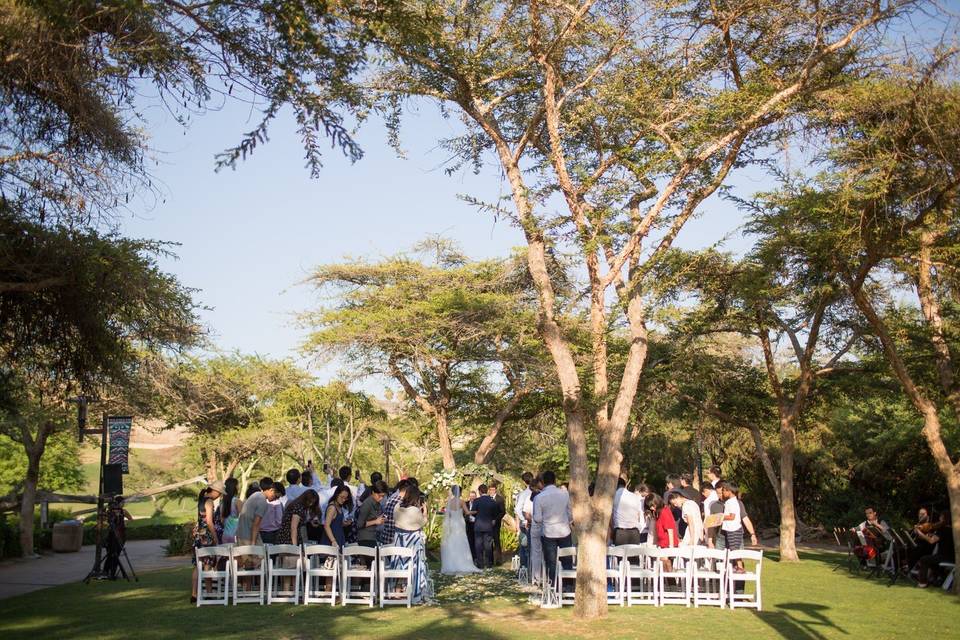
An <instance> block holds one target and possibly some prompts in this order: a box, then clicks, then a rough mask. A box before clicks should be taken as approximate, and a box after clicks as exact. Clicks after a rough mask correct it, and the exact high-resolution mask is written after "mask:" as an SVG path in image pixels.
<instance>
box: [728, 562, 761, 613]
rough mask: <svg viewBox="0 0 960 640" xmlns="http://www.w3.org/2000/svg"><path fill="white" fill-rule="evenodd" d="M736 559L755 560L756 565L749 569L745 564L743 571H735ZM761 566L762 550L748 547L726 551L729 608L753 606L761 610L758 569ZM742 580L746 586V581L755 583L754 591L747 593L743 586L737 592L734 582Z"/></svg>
mask: <svg viewBox="0 0 960 640" xmlns="http://www.w3.org/2000/svg"><path fill="white" fill-rule="evenodd" d="M737 560H755V561H756V565H755V566H754V568H753V571H750V570H749V569H748V568H747V567H746V566H745V567H744V572H743V573H737V572H735V571H734V567H735V566H736V561H737ZM762 568H763V551H753V550H750V549H743V550H737V551H730V552H728V553H727V596H728V597H729V598H730V608H731V609H735V608H743V607H747V608H754V609H756V610H757V611H761V610H762V609H761V606H762V602H761V597H760V595H761V589H760V571H761V569H762ZM737 582H743V583H744V587H746V583H747V582H754V583H756V585H757V587H756V591H755V592H754V593H747V592H746V588H744V592H743V593H737V592H736V588H735V586H736V585H735V583H737Z"/></svg>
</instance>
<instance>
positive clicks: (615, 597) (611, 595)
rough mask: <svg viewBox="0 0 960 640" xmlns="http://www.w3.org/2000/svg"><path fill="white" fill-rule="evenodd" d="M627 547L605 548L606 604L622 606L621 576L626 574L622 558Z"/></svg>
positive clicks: (622, 581)
mask: <svg viewBox="0 0 960 640" xmlns="http://www.w3.org/2000/svg"><path fill="white" fill-rule="evenodd" d="M626 547H627V545H621V546H619V547H608V548H607V603H609V604H618V605H620V606H621V607H622V606H623V604H624V595H623V594H624V588H623V583H624V580H623V576H624V573H625V572H626V566H625V564H626V563H625V562H624V556H625V554H626Z"/></svg>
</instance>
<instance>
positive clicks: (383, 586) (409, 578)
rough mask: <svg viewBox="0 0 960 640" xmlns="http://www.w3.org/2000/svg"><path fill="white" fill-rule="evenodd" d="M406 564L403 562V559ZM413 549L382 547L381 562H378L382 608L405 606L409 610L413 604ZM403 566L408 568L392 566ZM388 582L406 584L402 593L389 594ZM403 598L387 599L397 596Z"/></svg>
mask: <svg viewBox="0 0 960 640" xmlns="http://www.w3.org/2000/svg"><path fill="white" fill-rule="evenodd" d="M404 558H405V559H406V562H401V560H402V559H404ZM413 562H414V560H413V549H410V548H409V547H380V561H379V562H378V569H377V573H378V575H379V577H380V608H381V609H382V608H383V606H384V605H391V604H405V605H407V608H409V607H410V606H411V605H412V604H413ZM398 564H403V565H406V566H395V567H394V568H391V565H398ZM387 580H392V581H395V582H394V583H393V584H397V583H399V582H401V581H402V582H403V583H404V590H403V591H402V592H397V591H393V592H391V593H388V592H387V588H388V585H387ZM398 593H399V594H400V596H401V597H387V596H397V595H398Z"/></svg>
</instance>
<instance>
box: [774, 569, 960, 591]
mask: <svg viewBox="0 0 960 640" xmlns="http://www.w3.org/2000/svg"><path fill="white" fill-rule="evenodd" d="M940 568H941V569H950V573H948V574H947V577H946V578H945V579H944V581H943V590H944V591H950V587H952V586H953V581H954V579H956V575H957V565H956V564H955V563H953V562H941V563H940ZM758 584H759V583H758ZM758 590H759V587H758Z"/></svg>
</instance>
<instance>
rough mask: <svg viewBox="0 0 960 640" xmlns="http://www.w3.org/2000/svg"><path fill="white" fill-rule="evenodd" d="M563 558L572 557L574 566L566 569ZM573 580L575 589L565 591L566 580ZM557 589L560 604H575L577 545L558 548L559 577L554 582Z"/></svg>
mask: <svg viewBox="0 0 960 640" xmlns="http://www.w3.org/2000/svg"><path fill="white" fill-rule="evenodd" d="M563 558H572V559H573V560H572V563H573V566H572V568H570V569H564V568H563V564H562V563H561V562H560V561H561V560H562V559H563ZM571 580H572V581H573V589H574V590H573V591H569V592H565V591H564V589H563V584H564V582H567V581H571ZM554 584H555V585H556V590H557V598H559V601H560V606H561V607H562V606H563V605H565V604H573V603H574V602H575V601H576V589H577V548H576V547H563V548H562V549H557V577H556V581H555V582H554Z"/></svg>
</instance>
